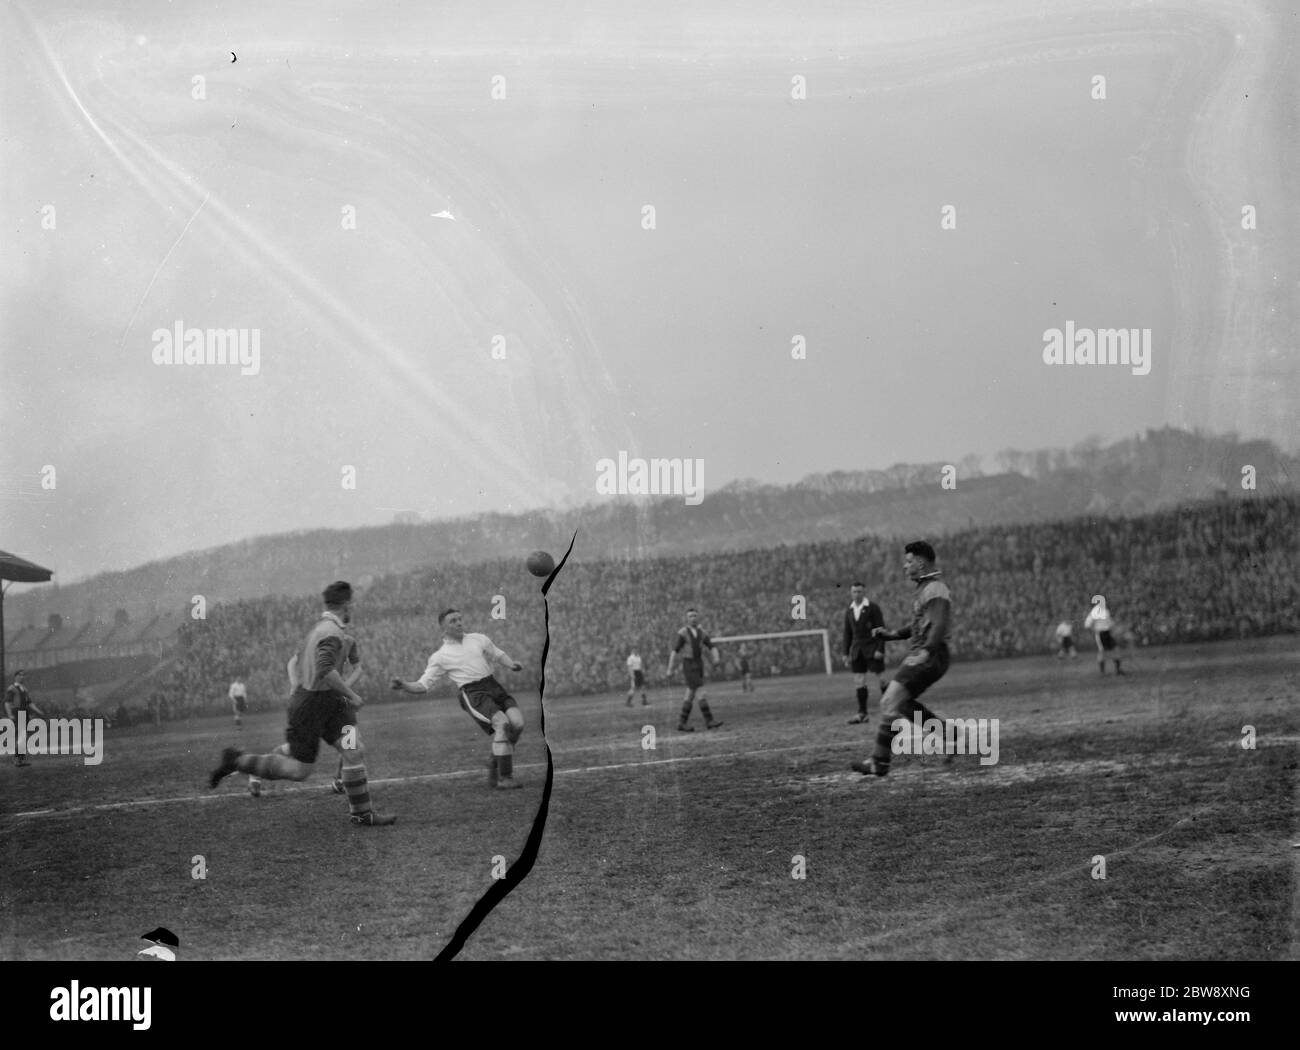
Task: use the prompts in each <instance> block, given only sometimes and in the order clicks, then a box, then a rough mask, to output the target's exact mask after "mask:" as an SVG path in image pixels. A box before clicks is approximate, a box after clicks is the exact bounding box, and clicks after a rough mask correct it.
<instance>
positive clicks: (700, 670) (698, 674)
mask: <svg viewBox="0 0 1300 1050" xmlns="http://www.w3.org/2000/svg"><path fill="white" fill-rule="evenodd" d="M682 677H684V678H685V679H686V688H687V689H698V688H700V686H702V685H703V684H704V661H703V660H683V661H682Z"/></svg>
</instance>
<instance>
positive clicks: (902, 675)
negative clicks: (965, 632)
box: [894, 645, 948, 700]
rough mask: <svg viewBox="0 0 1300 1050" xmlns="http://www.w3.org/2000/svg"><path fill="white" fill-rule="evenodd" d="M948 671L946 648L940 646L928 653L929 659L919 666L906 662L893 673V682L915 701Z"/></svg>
mask: <svg viewBox="0 0 1300 1050" xmlns="http://www.w3.org/2000/svg"><path fill="white" fill-rule="evenodd" d="M947 670H948V647H947V646H946V645H941V646H939V647H938V648H937V649H934V650H933V651H932V652H931V653H930V659H928V660H926V661H925V663H921V664H909V663H907V662H906V661H905V662H904V663H903V665H902V666H901V667H899V669H898V670H897V671H896V672H895V673H894V681H895V682H897V683H898V684H899V685H901V686H903V687H904V688H905V689H906V690H907V692H908V695H909V696H911V698H912V699H913V700H915V699H916V698H917V697H918V696H920V695H921V694H922V693H924V692H925V691H926V690H927V689H929V688H930V686H932V685H934V683H935V682H937V681H938V680H939V679H940V678H942V677H943V676H944V673H945V672H946V671H947Z"/></svg>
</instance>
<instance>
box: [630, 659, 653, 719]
mask: <svg viewBox="0 0 1300 1050" xmlns="http://www.w3.org/2000/svg"><path fill="white" fill-rule="evenodd" d="M627 674H628V681H629V682H631V686H630V687H629V689H628V691H627V706H628V707H631V706H632V697H633V696H635V695H636V691H637V690H638V689H640V690H641V706H642V707H645V706H647V705H648V704H649V703H650V700H649V698H648V697H647V696H646V692H645V661H644V660H642V659H641V654H640V653H638V652H637V651H636V650H635V649H633V650H632V652H631V653H629V654H628V658H627Z"/></svg>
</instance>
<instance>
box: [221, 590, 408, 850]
mask: <svg viewBox="0 0 1300 1050" xmlns="http://www.w3.org/2000/svg"><path fill="white" fill-rule="evenodd" d="M324 599H325V611H324V612H323V613H322V614H321V617H320V620H319V621H318V622H317V624H316V626H315V627H313V628H312V629H311V631H310V632H308V634H307V639H306V642H305V643H304V644H303V648H302V653H301V655H300V656H299V658H298V665H297V671H296V678H297V682H298V684H297V686H296V687H295V689H294V691H293V696H292V698H291V699H290V700H289V724H288V727H287V728H286V730H285V744H286V745H287V749H288V753H287V754H286V753H285V750H284V748H283V747H282V748H281V749H279V750H276V751H273V752H272V753H271V754H268V755H254V754H251V753H248V752H243V751H240V750H239V749H238V748H234V747H228V748H226V749H225V750H224V751H223V752H222V753H221V764H220V765H219V766H217V768H216V769H214V770H213V771H212V775H211V777H210V778H209V780H208V783H209V785H210V786H211V787H214V788H215V787H216V786H217V784H218V783H220V781H221V779H222V778H223V777H227V776H229V775H230V774H231V773H251V774H252V775H253V776H255V777H259V778H261V779H262V780H306V779H307V778H308V777H309V776H311V772H312V769H313V768H314V766H315V762H316V756H317V755H318V754H319V753H320V742H321V740H324V741H325V743H327V744H329V745H330V746H331V747H335V748H338V750H339V751H340V752H341V753H342V754H343V757H344V758H345V759H346V760H347V763H346V764H345V765H344V767H343V787H344V790H345V791H346V792H347V796H348V810H349V813H350V815H351V819H352V823H353V824H357V825H364V826H367V827H381V826H384V825H388V824H393V823H395V822H396V820H397V818H396V817H393V816H383V815H381V814H379V813H377V812H376V811H375V810H374V808H373V807H372V806H371V804H370V788H369V786H368V783H367V780H366V766H365V751H364V750H363V749H362V747H361V735H360V733H359V731H358V730H357V727H356V714H355V712H356V709H357V708H358V707H361V706H362V705H363V704H364V703H365V700H363V699H362V698H361V697H360V696H359V695H357V693H356V692H354V691H353V689H352V687H351V686H350V685H348V683H347V682H346V681H345V680H344V678H343V672H344V670H345V668H346V661H347V655H348V653H349V652H351V650H352V639H351V638H350V637H349V636H348V635H347V634H346V632H345V628H346V627H347V626H348V624H349V623H351V621H352V587H351V585H349V584H347V583H344V582H343V581H342V580H340V581H338V582H337V583H331V584H330V585H329V586H328V587H326V588H325V593H324Z"/></svg>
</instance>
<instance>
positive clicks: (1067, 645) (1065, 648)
mask: <svg viewBox="0 0 1300 1050" xmlns="http://www.w3.org/2000/svg"><path fill="white" fill-rule="evenodd" d="M1073 648H1074V639H1073V638H1071V637H1070V636H1069V635H1068V634H1067V635H1066V636H1065V637H1064V638H1062V639H1061V652H1063V653H1068V652H1069V651H1070V650H1071V649H1073Z"/></svg>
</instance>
